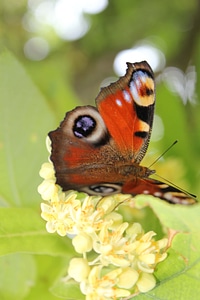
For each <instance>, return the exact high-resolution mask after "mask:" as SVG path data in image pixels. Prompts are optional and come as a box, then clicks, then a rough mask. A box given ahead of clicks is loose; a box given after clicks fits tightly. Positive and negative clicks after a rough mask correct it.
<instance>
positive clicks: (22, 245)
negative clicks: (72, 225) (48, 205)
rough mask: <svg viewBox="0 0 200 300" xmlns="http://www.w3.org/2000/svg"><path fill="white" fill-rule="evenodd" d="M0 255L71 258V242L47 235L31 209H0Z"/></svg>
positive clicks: (53, 235) (63, 238)
mask: <svg viewBox="0 0 200 300" xmlns="http://www.w3.org/2000/svg"><path fill="white" fill-rule="evenodd" d="M0 220H1V228H0V255H4V254H7V253H14V252H25V253H33V254H48V255H52V256H63V257H64V256H65V257H67V256H68V257H71V256H72V253H71V254H70V251H69V249H71V250H72V247H71V240H70V239H69V238H67V237H59V236H58V235H57V234H49V233H48V232H47V231H46V230H45V222H44V221H43V220H42V218H41V216H40V215H39V214H38V213H37V212H35V211H34V210H33V209H27V208H1V209H0Z"/></svg>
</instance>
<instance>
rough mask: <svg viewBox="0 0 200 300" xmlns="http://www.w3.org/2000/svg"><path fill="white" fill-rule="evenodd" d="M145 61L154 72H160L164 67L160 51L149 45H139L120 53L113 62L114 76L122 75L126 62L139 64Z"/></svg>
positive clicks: (162, 55) (163, 58)
mask: <svg viewBox="0 0 200 300" xmlns="http://www.w3.org/2000/svg"><path fill="white" fill-rule="evenodd" d="M143 60H146V61H147V62H148V63H149V64H150V66H151V67H152V69H153V71H154V72H158V71H161V70H162V69H163V68H164V66H165V56H164V54H163V52H162V51H161V50H159V49H158V48H156V47H155V46H152V45H150V44H149V43H140V44H138V45H136V46H134V47H133V48H131V49H126V50H122V51H120V52H119V53H118V54H117V55H116V57H115V60H114V70H115V72H116V74H118V75H120V76H121V75H123V74H124V72H125V69H126V62H140V61H143Z"/></svg>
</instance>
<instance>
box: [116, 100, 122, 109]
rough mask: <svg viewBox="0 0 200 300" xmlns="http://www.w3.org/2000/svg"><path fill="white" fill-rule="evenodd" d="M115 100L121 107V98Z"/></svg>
mask: <svg viewBox="0 0 200 300" xmlns="http://www.w3.org/2000/svg"><path fill="white" fill-rule="evenodd" d="M115 102H116V104H117V106H120V107H121V106H122V102H121V100H119V99H116V100H115Z"/></svg>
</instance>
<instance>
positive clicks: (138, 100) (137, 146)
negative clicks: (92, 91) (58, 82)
mask: <svg viewBox="0 0 200 300" xmlns="http://www.w3.org/2000/svg"><path fill="white" fill-rule="evenodd" d="M127 65H128V69H127V72H126V75H125V76H123V77H121V78H120V79H119V80H118V81H117V82H115V83H112V84H111V85H109V86H108V87H105V88H102V89H101V91H100V93H99V95H98V96H97V98H96V104H97V108H98V110H99V112H100V115H101V117H102V118H103V120H104V123H105V124H106V127H107V129H108V131H109V133H110V135H111V137H112V138H113V140H114V142H115V147H116V148H117V149H119V152H120V153H121V154H122V156H123V157H124V158H126V159H127V160H128V161H129V162H131V161H132V162H135V163H140V161H141V160H142V158H143V156H144V155H145V153H146V150H147V147H148V143H149V139H150V135H151V129H152V123H153V115H154V106H155V85H154V77H153V71H152V70H151V68H150V66H149V65H148V63H147V62H145V61H143V62H141V63H134V64H132V63H127Z"/></svg>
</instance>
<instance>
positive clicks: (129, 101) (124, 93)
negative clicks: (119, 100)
mask: <svg viewBox="0 0 200 300" xmlns="http://www.w3.org/2000/svg"><path fill="white" fill-rule="evenodd" d="M122 93H123V96H124V99H125V100H126V102H128V103H131V96H130V94H129V93H128V92H127V91H123V92H122Z"/></svg>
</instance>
